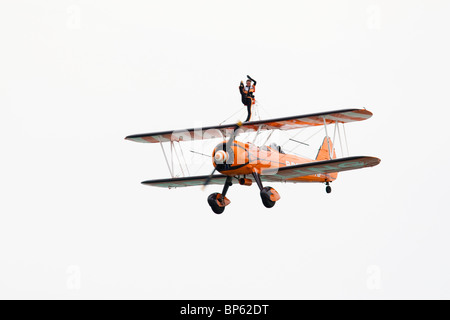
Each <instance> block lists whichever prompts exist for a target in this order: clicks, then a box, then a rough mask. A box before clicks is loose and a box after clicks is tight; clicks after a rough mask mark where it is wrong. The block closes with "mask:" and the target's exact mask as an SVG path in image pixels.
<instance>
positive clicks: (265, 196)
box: [261, 187, 276, 209]
mask: <svg viewBox="0 0 450 320" xmlns="http://www.w3.org/2000/svg"><path fill="white" fill-rule="evenodd" d="M270 189H272V188H271V187H265V188H263V189H262V190H261V200H262V202H263V205H264V206H265V207H266V208H269V209H270V208H273V206H274V205H275V203H276V202H275V201H272V200H270Z"/></svg>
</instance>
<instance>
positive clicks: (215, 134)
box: [126, 109, 380, 214]
mask: <svg viewBox="0 0 450 320" xmlns="http://www.w3.org/2000/svg"><path fill="white" fill-rule="evenodd" d="M371 116H372V113H371V112H370V111H368V110H366V109H345V110H338V111H330V112H323V113H315V114H309V115H301V116H294V117H287V118H279V119H271V120H263V121H262V120H261V121H252V122H247V123H238V124H234V125H221V126H214V127H207V128H194V129H187V130H177V131H167V132H158V133H148V134H138V135H132V136H128V137H126V139H127V140H131V141H135V142H144V143H159V144H161V148H162V150H163V153H164V156H165V159H166V162H167V165H168V167H169V171H170V172H171V175H172V178H171V179H162V180H150V181H144V182H142V183H143V184H144V185H148V186H154V187H163V188H179V187H190V186H206V185H223V190H222V192H221V193H213V194H211V195H210V196H209V197H208V203H209V205H210V206H211V209H212V210H213V211H214V212H215V213H217V214H221V213H223V212H224V210H225V207H226V206H228V205H229V204H230V200H229V199H228V198H227V197H226V194H227V192H228V189H229V187H230V186H231V185H232V184H233V181H236V182H238V183H239V184H240V185H244V186H251V185H252V184H253V182H255V183H256V184H257V186H258V188H259V190H260V195H261V199H262V202H263V204H264V206H265V207H267V208H272V207H273V206H274V205H275V203H276V202H277V201H278V200H280V195H279V194H278V192H277V191H276V190H275V189H274V188H272V187H269V186H265V183H266V182H268V183H273V182H286V183H299V182H316V183H317V182H319V183H324V184H325V185H326V192H327V193H330V192H331V187H330V183H331V182H332V181H334V180H336V178H337V175H338V172H341V171H347V170H355V169H360V168H365V167H373V166H376V165H377V164H379V163H380V159H378V158H374V157H367V156H351V157H350V156H348V157H343V158H336V152H335V148H334V146H333V141H332V139H331V138H330V137H329V135H328V129H327V127H328V126H329V125H333V124H334V125H335V133H336V129H337V130H338V132H340V131H339V126H341V125H342V126H343V125H344V124H345V123H348V122H354V121H361V120H366V119H368V118H370V117H371ZM314 126H324V127H325V133H326V136H325V138H324V140H323V143H322V145H321V147H320V149H319V151H318V153H317V156H316V158H315V159H306V158H302V157H300V156H297V155H293V154H287V153H285V152H284V151H283V150H282V149H281V147H279V146H278V145H276V144H271V145H269V146H265V145H263V146H256V145H255V144H254V143H250V142H247V143H243V142H239V141H236V137H237V136H239V135H240V134H241V133H242V132H245V131H247V132H248V131H249V130H250V131H253V132H256V135H258V134H260V133H261V132H262V131H267V130H294V129H301V128H306V127H314ZM343 129H344V128H343ZM344 133H345V129H344ZM339 134H340V133H339ZM226 137H229V138H228V139H226ZM213 138H216V139H222V140H221V141H222V142H220V143H219V144H218V145H217V146H216V147H215V148H214V151H213V153H212V163H213V166H214V170H213V172H212V173H211V174H210V175H209V176H208V175H205V176H187V177H174V174H173V158H172V168H171V167H170V164H169V161H168V158H167V154H166V152H165V149H164V148H163V143H165V142H170V143H171V148H172V149H173V148H174V146H173V143H174V142H180V141H192V140H204V139H213ZM255 140H256V138H255ZM300 143H301V142H300ZM175 151H176V150H175ZM181 152H182V150H181ZM175 154H177V153H176V152H175ZM172 156H173V155H172ZM180 167H181V166H180ZM216 171H218V172H219V173H220V174H215V173H216Z"/></svg>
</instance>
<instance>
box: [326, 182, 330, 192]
mask: <svg viewBox="0 0 450 320" xmlns="http://www.w3.org/2000/svg"><path fill="white" fill-rule="evenodd" d="M326 185H327V187H326V188H325V191H326V192H327V193H331V187H330V183H329V182H327V183H326Z"/></svg>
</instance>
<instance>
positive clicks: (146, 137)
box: [125, 109, 372, 143]
mask: <svg viewBox="0 0 450 320" xmlns="http://www.w3.org/2000/svg"><path fill="white" fill-rule="evenodd" d="M371 116H372V113H371V112H370V111H368V110H366V109H344V110H337V111H329V112H322V113H314V114H307V115H300V116H293V117H287V118H278V119H269V120H261V121H252V122H246V123H244V124H243V125H242V126H241V130H243V131H248V130H253V131H257V130H260V131H263V130H275V129H279V130H292V129H300V128H304V127H311V126H322V125H323V124H324V119H325V122H326V123H327V124H331V123H334V122H336V121H337V122H339V123H347V122H353V121H362V120H366V119H369V118H370V117H371ZM235 128H236V125H235V124H230V125H222V126H214V127H205V128H193V129H186V130H175V131H164V132H155V133H145V134H136V135H131V136H128V137H126V138H125V139H127V140H131V141H135V142H145V143H159V142H169V141H191V140H203V139H213V138H225V137H227V136H229V135H230V134H231V133H232V132H233V131H234V129H235ZM238 132H239V131H238ZM241 132H242V131H241Z"/></svg>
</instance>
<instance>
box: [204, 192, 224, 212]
mask: <svg viewBox="0 0 450 320" xmlns="http://www.w3.org/2000/svg"><path fill="white" fill-rule="evenodd" d="M217 195H218V193H213V194H211V195H210V196H209V197H208V204H209V206H210V207H211V209H212V211H213V212H214V213H215V214H222V213H223V212H224V211H225V207H220V206H219V205H218V204H217Z"/></svg>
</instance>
